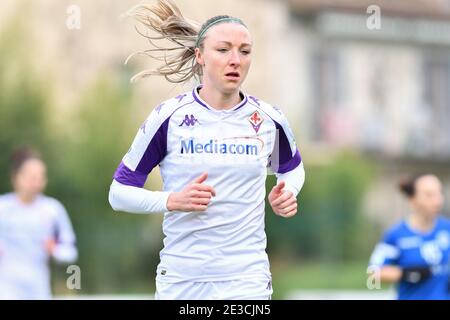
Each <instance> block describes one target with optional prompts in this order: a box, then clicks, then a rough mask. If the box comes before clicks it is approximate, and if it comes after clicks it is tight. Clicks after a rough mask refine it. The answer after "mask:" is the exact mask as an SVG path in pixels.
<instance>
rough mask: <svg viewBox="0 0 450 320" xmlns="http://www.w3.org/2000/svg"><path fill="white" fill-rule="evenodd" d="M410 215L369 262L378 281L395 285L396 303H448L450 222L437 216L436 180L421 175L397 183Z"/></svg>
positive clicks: (439, 189)
mask: <svg viewBox="0 0 450 320" xmlns="http://www.w3.org/2000/svg"><path fill="white" fill-rule="evenodd" d="M400 190H401V191H402V192H403V193H404V194H405V195H406V196H407V197H408V199H409V203H410V207H411V213H410V214H409V216H407V217H406V218H405V219H403V221H401V222H400V223H398V224H396V225H395V226H393V227H392V228H390V229H389V230H388V231H387V232H386V233H385V235H384V237H383V240H382V241H381V243H379V244H378V245H377V246H376V248H375V250H374V252H373V254H372V257H371V260H370V264H371V265H372V266H376V267H379V273H378V274H379V276H380V280H381V281H384V282H388V283H396V284H397V292H398V299H401V300H406V299H414V300H415V299H433V300H434V299H436V300H437V299H439V300H442V299H449V298H450V294H449V291H448V290H449V289H450V288H449V275H450V272H449V267H450V265H449V264H450V258H449V257H450V220H449V219H447V218H444V217H442V216H440V215H439V213H440V211H441V209H442V207H443V203H444V197H443V193H442V185H441V182H440V181H439V179H438V178H437V177H436V176H434V175H431V174H421V175H417V176H415V177H413V178H410V179H408V180H405V181H403V182H401V183H400Z"/></svg>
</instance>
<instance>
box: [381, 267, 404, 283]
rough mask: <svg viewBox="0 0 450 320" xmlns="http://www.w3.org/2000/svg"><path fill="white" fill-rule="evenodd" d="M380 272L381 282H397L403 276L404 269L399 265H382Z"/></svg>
mask: <svg viewBox="0 0 450 320" xmlns="http://www.w3.org/2000/svg"><path fill="white" fill-rule="evenodd" d="M379 272H380V273H379V276H380V281H381V282H385V283H397V282H399V281H400V279H401V278H402V269H401V268H400V267H398V266H382V267H380V271H379Z"/></svg>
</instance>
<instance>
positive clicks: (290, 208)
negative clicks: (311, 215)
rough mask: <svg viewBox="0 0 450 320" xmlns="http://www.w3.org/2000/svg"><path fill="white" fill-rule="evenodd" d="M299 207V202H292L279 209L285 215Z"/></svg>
mask: <svg viewBox="0 0 450 320" xmlns="http://www.w3.org/2000/svg"><path fill="white" fill-rule="evenodd" d="M294 209H297V203H294V204H291V205H290V206H288V207H286V208H284V209H281V210H279V212H280V213H281V214H283V215H286V214H288V213H289V212H291V211H292V210H294Z"/></svg>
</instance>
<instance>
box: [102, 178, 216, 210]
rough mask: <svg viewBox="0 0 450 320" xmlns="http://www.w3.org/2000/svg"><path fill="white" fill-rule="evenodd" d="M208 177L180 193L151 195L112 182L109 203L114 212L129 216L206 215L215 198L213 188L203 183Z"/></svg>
mask: <svg viewBox="0 0 450 320" xmlns="http://www.w3.org/2000/svg"><path fill="white" fill-rule="evenodd" d="M207 177H208V174H207V173H206V172H205V173H203V174H202V175H200V176H199V177H197V178H196V179H195V180H194V181H192V182H191V183H189V184H188V185H187V186H186V187H185V188H184V189H183V190H182V191H180V192H167V191H149V190H146V189H144V188H139V187H133V186H127V185H124V184H122V183H120V182H118V181H116V180H113V182H112V184H111V187H110V190H109V203H110V204H111V207H112V208H113V209H114V210H115V211H126V212H130V213H154V212H166V211H184V212H190V211H205V210H206V209H207V207H208V204H209V203H210V202H211V197H213V196H215V195H216V192H215V191H214V189H213V187H211V186H209V185H206V184H204V183H203V182H205V180H206V178H207Z"/></svg>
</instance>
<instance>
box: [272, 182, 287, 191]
mask: <svg viewBox="0 0 450 320" xmlns="http://www.w3.org/2000/svg"><path fill="white" fill-rule="evenodd" d="M285 185H286V184H285V182H284V181H280V182H279V183H278V184H277V185H276V186H275V187H273V189H272V190H275V191H276V192H281V190H283V188H284V186H285Z"/></svg>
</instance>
